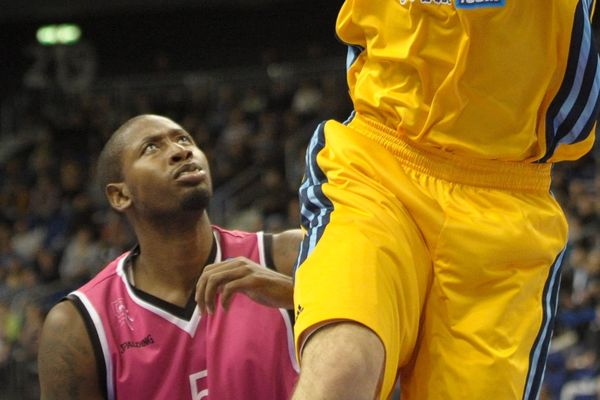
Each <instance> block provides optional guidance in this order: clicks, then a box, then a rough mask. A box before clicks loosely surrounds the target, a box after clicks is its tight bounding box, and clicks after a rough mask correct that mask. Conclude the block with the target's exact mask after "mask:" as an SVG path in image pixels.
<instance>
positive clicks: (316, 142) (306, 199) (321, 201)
mask: <svg viewBox="0 0 600 400" xmlns="http://www.w3.org/2000/svg"><path fill="white" fill-rule="evenodd" d="M324 147H325V122H323V123H321V124H319V126H318V127H317V129H316V130H315V132H314V134H313V136H312V138H311V140H310V143H309V145H308V149H307V151H306V171H305V174H304V181H303V182H302V185H300V189H299V194H300V203H301V204H302V207H301V209H300V218H301V224H302V227H303V228H304V229H306V232H307V235H306V237H304V239H303V240H302V245H301V246H300V253H299V254H298V259H297V261H296V265H295V267H294V276H295V275H296V270H297V269H298V267H299V266H300V264H301V263H302V262H303V261H304V260H306V258H307V257H308V255H309V254H310V253H311V252H312V251H313V249H314V248H315V246H316V245H317V242H318V241H319V239H321V236H322V235H323V232H324V231H325V227H326V226H327V224H328V223H329V216H330V214H331V212H332V211H333V204H332V203H331V201H330V200H329V199H328V198H327V196H325V194H324V193H323V190H322V185H323V184H325V183H327V177H326V176H325V174H324V173H323V171H322V170H321V168H320V167H319V165H318V164H317V155H318V154H319V152H320V151H321V150H322V149H323V148H324Z"/></svg>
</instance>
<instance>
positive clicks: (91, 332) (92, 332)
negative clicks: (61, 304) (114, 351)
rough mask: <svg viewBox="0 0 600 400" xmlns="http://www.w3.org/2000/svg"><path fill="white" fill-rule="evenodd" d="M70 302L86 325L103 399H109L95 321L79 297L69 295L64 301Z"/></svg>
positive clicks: (104, 364) (102, 355) (103, 361)
mask: <svg viewBox="0 0 600 400" xmlns="http://www.w3.org/2000/svg"><path fill="white" fill-rule="evenodd" d="M65 300H68V301H71V303H72V304H73V305H74V306H75V308H76V309H77V311H78V312H79V314H80V315H81V318H82V319H83V322H84V324H85V329H86V331H87V333H88V336H89V337H90V341H91V342H92V348H93V349H94V357H95V358H96V371H97V373H98V385H99V386H100V388H101V390H102V397H104V399H108V387H107V382H106V362H105V360H104V354H103V352H102V345H101V344H100V338H99V337H98V332H97V331H96V326H95V325H94V321H92V317H91V316H90V314H89V313H88V311H87V309H86V308H85V306H84V305H83V303H82V302H81V300H80V299H79V297H77V296H75V295H68V296H67V297H66V298H64V299H63V301H65Z"/></svg>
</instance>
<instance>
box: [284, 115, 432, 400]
mask: <svg viewBox="0 0 600 400" xmlns="http://www.w3.org/2000/svg"><path fill="white" fill-rule="evenodd" d="M327 127H328V128H329V127H330V126H329V125H328V126H327ZM338 128H339V129H341V130H343V129H347V128H344V127H339V126H337V125H334V126H332V127H331V129H332V130H333V131H334V132H332V133H331V134H330V135H328V133H329V132H327V130H325V132H324V136H323V140H322V141H321V148H318V147H317V148H316V149H315V151H314V152H313V156H314V165H313V170H312V171H311V172H309V174H307V175H310V174H312V179H313V181H312V182H308V183H307V182H305V184H304V185H303V189H301V198H303V216H304V217H305V218H306V217H307V215H308V216H309V218H308V223H306V227H307V229H308V231H307V236H306V238H305V240H304V242H303V245H302V250H301V256H300V259H301V263H300V265H299V267H298V268H297V270H296V274H295V289H294V297H295V303H296V312H297V321H296V326H295V334H296V337H297V346H298V348H299V349H301V347H302V345H303V343H304V339H305V338H306V337H307V336H308V335H310V334H311V333H312V332H314V331H315V329H317V328H318V327H320V326H323V325H324V324H328V323H331V322H335V321H339V320H350V321H355V322H357V323H359V324H362V325H364V326H366V327H368V328H369V329H371V330H372V331H373V332H375V333H376V334H377V335H378V336H379V338H380V339H381V341H382V342H383V344H384V347H385V351H386V368H385V377H384V382H383V391H382V392H383V393H388V392H390V391H391V389H392V387H393V384H394V378H395V375H396V370H397V368H398V365H400V364H402V363H404V362H406V360H408V359H409V358H410V356H411V354H412V349H413V347H414V343H415V342H416V337H417V334H418V329H419V319H420V313H421V309H422V307H423V304H424V301H425V297H426V290H427V286H428V283H429V279H430V266H431V261H430V257H429V254H428V251H427V249H426V246H425V244H424V242H423V239H422V236H421V233H420V231H419V229H418V228H417V226H416V225H415V223H414V221H413V219H412V217H411V216H410V215H409V214H408V212H407V211H406V209H405V207H404V206H403V205H402V204H400V203H399V201H398V199H397V197H396V196H394V195H393V194H392V193H391V192H390V191H389V190H388V189H387V188H385V187H382V186H381V184H380V183H379V182H381V179H378V178H377V174H378V173H386V174H396V175H397V176H398V179H403V177H402V174H403V171H402V170H401V168H399V166H398V165H397V162H396V160H395V159H394V158H393V157H392V156H390V155H388V154H385V153H384V152H382V153H381V154H380V156H379V157H373V154H369V156H368V157H363V153H364V152H365V151H368V148H364V145H366V144H364V145H363V143H362V142H361V139H360V138H355V140H354V141H351V142H349V141H348V140H343V141H342V140H340V136H339V135H337V133H338V132H335V130H336V129H338ZM309 155H310V150H309ZM309 162H310V156H309ZM366 171H369V173H366ZM371 172H372V173H373V174H371ZM319 177H320V178H319ZM307 179H311V178H310V176H309V177H308V178H307ZM407 190H408V189H407ZM339 345H345V344H343V343H340V344H339ZM384 397H385V396H384Z"/></svg>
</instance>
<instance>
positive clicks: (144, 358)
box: [69, 227, 298, 400]
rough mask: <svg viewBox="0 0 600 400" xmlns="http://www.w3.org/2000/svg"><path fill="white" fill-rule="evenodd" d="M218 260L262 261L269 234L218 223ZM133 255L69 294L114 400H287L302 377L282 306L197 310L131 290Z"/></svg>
mask: <svg viewBox="0 0 600 400" xmlns="http://www.w3.org/2000/svg"><path fill="white" fill-rule="evenodd" d="M213 231H214V234H215V238H216V240H215V243H216V246H215V260H214V262H219V261H221V260H225V259H227V258H233V257H238V256H244V257H247V258H249V259H251V260H253V261H255V262H257V263H258V264H260V265H262V266H266V262H265V245H264V237H265V236H264V235H263V234H262V233H261V232H259V233H246V232H239V231H227V230H224V229H221V228H218V227H214V228H213ZM132 256H135V254H132V253H131V252H128V253H125V254H123V255H121V256H119V257H118V258H117V259H115V260H114V261H112V262H111V263H110V264H109V265H108V266H106V268H104V269H103V270H102V271H101V272H100V273H99V274H98V275H97V276H96V277H95V278H94V279H92V280H91V281H90V282H88V283H87V284H85V285H84V286H83V287H81V288H80V289H79V290H77V291H75V292H72V293H71V294H70V295H69V299H71V300H72V301H73V302H74V303H75V305H76V306H77V307H78V309H79V310H80V312H81V314H82V315H83V318H84V320H85V321H86V326H87V328H88V333H89V334H90V337H91V338H92V343H93V344H94V348H95V351H96V358H97V364H98V369H99V378H100V379H101V380H100V382H101V384H102V383H103V382H104V383H105V387H106V397H107V398H108V399H110V400H112V399H125V400H130V399H155V400H158V399H169V400H174V399H176V400H185V399H189V400H200V399H205V400H237V399H240V400H241V399H260V400H267V399H272V400H284V399H287V398H289V397H290V395H291V391H292V388H293V386H294V384H295V382H296V379H297V374H298V364H297V362H296V359H295V352H294V348H293V346H294V341H293V333H292V321H291V320H290V316H289V314H288V312H287V311H286V310H284V309H277V308H270V307H266V306H263V305H260V304H258V303H255V302H254V301H252V300H251V299H250V298H248V297H247V296H245V295H243V294H237V295H235V296H234V298H233V300H232V302H231V305H230V307H229V309H228V310H227V311H224V310H223V308H221V306H220V303H219V306H218V307H217V308H216V310H215V312H214V314H212V315H200V312H199V309H198V307H196V304H195V302H194V301H193V296H192V298H191V299H190V302H189V303H188V306H187V307H186V308H181V307H178V306H175V305H173V304H170V303H167V302H165V301H163V300H161V299H158V298H156V297H154V296H152V295H150V294H148V293H145V292H142V291H140V290H139V289H136V288H135V287H133V286H132V285H131V284H130V283H129V281H128V280H127V273H126V272H127V268H129V265H130V257H132Z"/></svg>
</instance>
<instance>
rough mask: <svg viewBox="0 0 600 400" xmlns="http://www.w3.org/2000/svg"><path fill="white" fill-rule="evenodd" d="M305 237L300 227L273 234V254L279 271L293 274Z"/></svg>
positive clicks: (289, 274) (288, 274)
mask: <svg viewBox="0 0 600 400" xmlns="http://www.w3.org/2000/svg"><path fill="white" fill-rule="evenodd" d="M303 237H304V232H303V231H302V230H300V229H290V230H287V231H284V232H281V233H278V234H275V235H273V246H272V254H271V256H272V257H273V263H274V264H275V269H277V271H279V272H281V273H282V274H285V275H287V276H292V275H293V272H294V264H295V263H296V260H297V259H298V252H299V250H300V243H301V242H302V238H303Z"/></svg>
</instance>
